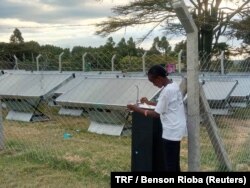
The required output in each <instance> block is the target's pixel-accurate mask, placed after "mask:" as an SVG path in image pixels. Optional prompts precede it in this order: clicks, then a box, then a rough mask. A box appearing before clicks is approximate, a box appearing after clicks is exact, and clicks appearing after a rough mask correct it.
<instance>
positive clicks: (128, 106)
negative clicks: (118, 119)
mask: <svg viewBox="0 0 250 188" xmlns="http://www.w3.org/2000/svg"><path fill="white" fill-rule="evenodd" d="M127 108H128V109H129V110H131V111H135V109H136V108H137V106H136V105H135V104H128V105H127Z"/></svg>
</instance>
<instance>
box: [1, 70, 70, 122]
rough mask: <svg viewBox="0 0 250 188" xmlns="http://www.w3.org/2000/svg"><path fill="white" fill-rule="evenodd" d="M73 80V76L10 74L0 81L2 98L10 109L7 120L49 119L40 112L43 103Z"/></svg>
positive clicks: (29, 73)
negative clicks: (59, 88)
mask: <svg viewBox="0 0 250 188" xmlns="http://www.w3.org/2000/svg"><path fill="white" fill-rule="evenodd" d="M72 78H73V75H72V74H49V73H42V72H40V73H31V72H27V73H23V72H15V73H9V74H8V76H6V77H4V78H3V79H1V80H0V98H1V100H2V101H3V102H4V104H6V105H7V106H8V108H9V109H10V111H9V113H8V115H7V117H6V119H9V120H20V121H35V120H37V121H38V120H45V119H48V117H47V116H46V115H44V114H43V113H42V112H41V111H39V110H38V107H39V105H40V103H41V101H42V100H45V99H48V98H49V97H51V96H52V94H53V91H54V90H55V89H57V88H58V87H60V86H61V85H63V84H64V83H65V82H67V81H68V80H70V79H72Z"/></svg>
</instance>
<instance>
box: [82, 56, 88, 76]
mask: <svg viewBox="0 0 250 188" xmlns="http://www.w3.org/2000/svg"><path fill="white" fill-rule="evenodd" d="M87 54H88V53H87V52H85V53H84V54H83V55H82V71H83V72H85V71H86V70H85V63H86V61H85V57H86V55H87Z"/></svg>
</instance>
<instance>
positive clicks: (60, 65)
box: [59, 52, 64, 72]
mask: <svg viewBox="0 0 250 188" xmlns="http://www.w3.org/2000/svg"><path fill="white" fill-rule="evenodd" d="M63 54H64V52H62V53H60V55H59V72H62V55H63Z"/></svg>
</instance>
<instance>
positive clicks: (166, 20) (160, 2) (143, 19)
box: [96, 0, 250, 54]
mask: <svg viewBox="0 0 250 188" xmlns="http://www.w3.org/2000/svg"><path fill="white" fill-rule="evenodd" d="M231 1H232V2H233V3H234V5H235V8H234V7H227V6H223V4H222V3H223V2H226V1H222V0H199V1H198V0H197V1H194V0H190V1H189V2H190V5H191V6H190V7H189V8H190V12H191V14H192V15H193V18H194V20H195V23H196V25H197V28H198V37H199V41H198V42H199V51H200V52H203V53H206V54H210V53H211V52H213V48H214V46H216V44H217V43H218V42H219V38H220V36H222V35H223V34H225V31H226V29H227V28H228V25H229V24H230V23H231V21H232V19H233V18H234V17H236V16H239V15H243V14H247V11H249V9H250V3H249V2H250V0H234V1H233V0H231ZM171 3H172V1H171V0H135V1H133V2H130V3H128V4H127V5H122V6H117V7H114V8H113V9H112V11H113V13H114V16H112V17H109V18H108V19H107V20H106V21H103V22H101V23H98V24H96V26H97V28H98V30H97V31H96V34H98V35H101V36H107V35H109V34H111V33H113V32H116V31H118V30H120V29H122V28H126V27H128V26H134V25H146V24H154V26H152V29H151V30H149V32H148V33H147V34H146V35H145V36H143V37H142V38H141V40H144V39H145V38H147V36H148V35H149V34H150V33H151V32H152V31H153V30H154V29H155V28H157V27H158V26H159V25H160V24H164V31H165V33H166V34H172V35H177V34H184V30H183V27H182V26H181V25H180V24H176V22H175V20H176V14H175V12H174V10H173V8H172V4H171Z"/></svg>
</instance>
